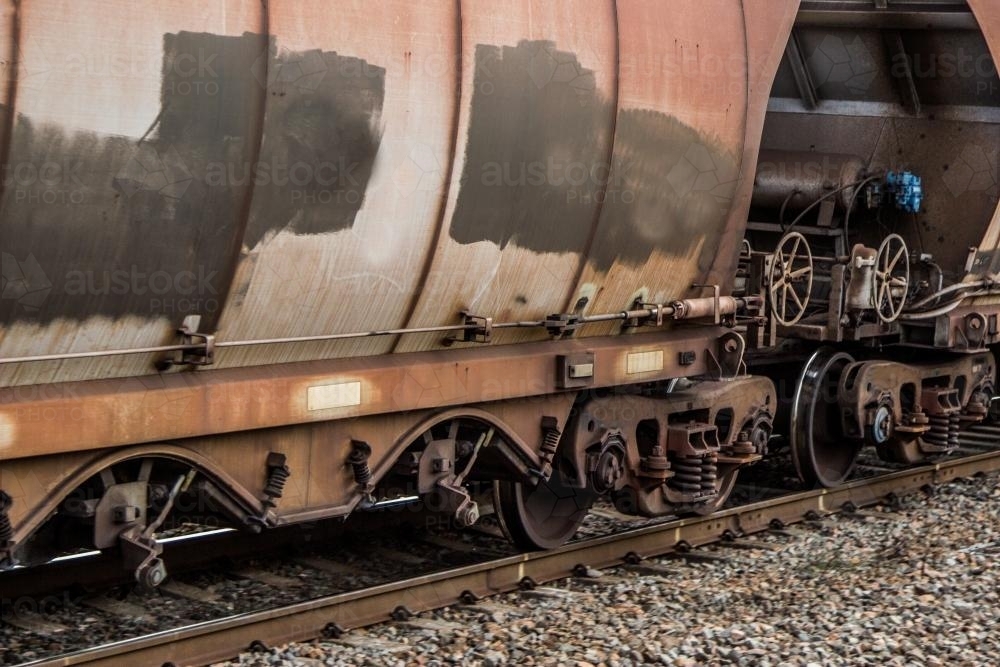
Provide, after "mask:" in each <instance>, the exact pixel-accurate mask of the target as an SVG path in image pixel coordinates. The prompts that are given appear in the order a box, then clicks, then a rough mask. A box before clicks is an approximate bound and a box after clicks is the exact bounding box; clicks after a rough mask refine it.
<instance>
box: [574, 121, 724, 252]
mask: <svg viewBox="0 0 1000 667" xmlns="http://www.w3.org/2000/svg"><path fill="white" fill-rule="evenodd" d="M613 173H615V174H617V186H616V187H617V188H619V190H618V191H617V192H616V193H615V194H616V195H617V196H611V193H609V196H608V197H607V200H606V202H605V205H604V211H603V213H602V216H601V222H600V225H599V226H598V230H597V236H596V238H595V241H594V245H593V248H592V249H591V259H592V260H593V261H594V263H595V264H596V265H597V266H598V267H599V268H601V269H607V268H609V267H610V266H611V265H612V264H613V263H614V262H615V260H616V259H620V260H622V261H624V262H627V263H629V264H632V265H640V264H642V263H643V262H645V261H647V260H648V259H649V258H650V256H651V255H652V252H653V251H654V250H659V251H661V252H663V253H665V254H667V255H673V256H686V255H688V254H689V253H691V252H692V251H693V250H694V249H695V248H696V247H697V246H698V244H699V243H701V241H702V240H706V241H707V242H706V243H705V247H704V249H703V251H702V253H701V256H700V257H699V259H698V267H699V269H700V270H701V271H708V270H709V269H710V268H711V265H712V261H713V259H714V257H715V249H716V245H717V242H718V238H719V236H720V235H721V234H722V232H723V231H724V229H725V225H726V220H727V217H728V213H729V208H730V205H731V203H732V200H733V196H734V195H735V193H736V187H737V183H738V179H739V165H738V163H737V161H736V159H735V158H734V157H733V156H732V155H731V154H730V153H728V152H726V151H725V150H723V149H722V148H721V147H719V146H717V145H716V144H714V143H713V142H709V141H707V140H706V139H705V138H704V137H703V136H702V135H701V134H699V133H698V132H697V131H696V130H694V129H693V128H691V127H689V126H687V125H685V124H683V123H681V122H680V121H678V120H677V119H675V118H673V117H671V116H667V115H665V114H662V113H659V112H655V111H640V110H623V111H622V112H621V113H620V114H619V116H618V127H617V134H616V141H615V157H614V169H613Z"/></svg>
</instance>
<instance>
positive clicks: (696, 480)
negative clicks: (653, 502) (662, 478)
mask: <svg viewBox="0 0 1000 667" xmlns="http://www.w3.org/2000/svg"><path fill="white" fill-rule="evenodd" d="M670 469H671V470H672V471H673V473H674V476H673V477H672V478H670V481H669V484H670V486H672V487H674V488H675V489H677V490H679V491H695V492H696V491H701V479H702V459H701V457H700V456H683V457H682V456H678V457H676V458H674V459H673V460H672V461H671V462H670Z"/></svg>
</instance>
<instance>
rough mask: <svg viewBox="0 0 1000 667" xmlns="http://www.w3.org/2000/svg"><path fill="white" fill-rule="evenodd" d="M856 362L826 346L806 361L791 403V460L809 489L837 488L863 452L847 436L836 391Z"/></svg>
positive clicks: (843, 353)
mask: <svg viewBox="0 0 1000 667" xmlns="http://www.w3.org/2000/svg"><path fill="white" fill-rule="evenodd" d="M852 363H854V357H852V356H851V355H849V354H847V353H846V352H838V351H837V350H834V349H831V348H828V347H823V348H820V349H819V350H817V351H816V352H815V353H814V354H813V355H812V357H810V359H809V361H808V362H806V365H805V367H804V368H803V369H802V374H801V375H800V376H799V381H798V384H797V386H796V388H795V398H794V400H793V402H792V424H791V426H792V427H791V433H790V439H791V446H792V447H791V449H792V461H793V462H794V463H795V470H796V471H797V472H798V475H799V479H801V480H802V482H803V483H805V484H806V485H807V486H817V485H819V486H825V487H831V486H837V485H838V484H840V483H841V482H843V481H844V480H845V479H846V478H847V476H848V475H849V474H850V473H851V470H852V469H853V468H854V464H855V462H856V461H857V458H858V454H859V453H860V451H861V448H860V446H859V445H857V444H855V443H854V442H853V441H852V440H851V439H849V438H847V437H846V436H845V434H844V428H843V424H842V421H841V415H840V405H839V403H838V402H837V392H838V387H839V384H840V377H841V375H842V374H843V371H844V369H845V368H846V367H847V366H848V365H849V364H852Z"/></svg>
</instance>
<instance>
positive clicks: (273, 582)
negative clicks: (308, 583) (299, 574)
mask: <svg viewBox="0 0 1000 667" xmlns="http://www.w3.org/2000/svg"><path fill="white" fill-rule="evenodd" d="M233 575H235V576H237V577H239V578H241V579H249V580H250V581H256V582H257V583H259V584H264V585H266V586H271V587H272V588H291V587H296V586H299V585H301V584H302V581H301V580H300V579H293V578H291V577H285V576H282V575H280V574H274V573H273V572H268V571H267V570H262V569H259V568H243V569H239V570H236V571H235V572H233Z"/></svg>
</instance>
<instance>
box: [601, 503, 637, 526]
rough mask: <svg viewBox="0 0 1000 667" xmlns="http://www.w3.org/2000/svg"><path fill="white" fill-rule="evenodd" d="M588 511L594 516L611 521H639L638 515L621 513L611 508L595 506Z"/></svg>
mask: <svg viewBox="0 0 1000 667" xmlns="http://www.w3.org/2000/svg"><path fill="white" fill-rule="evenodd" d="M590 513H591V514H592V515H594V516H599V517H602V518H604V519H611V520H612V521H620V522H622V523H635V522H636V521H641V518H640V517H636V516H632V515H630V514H623V513H621V512H619V511H618V510H613V509H610V508H607V507H595V508H593V509H591V510H590Z"/></svg>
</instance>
